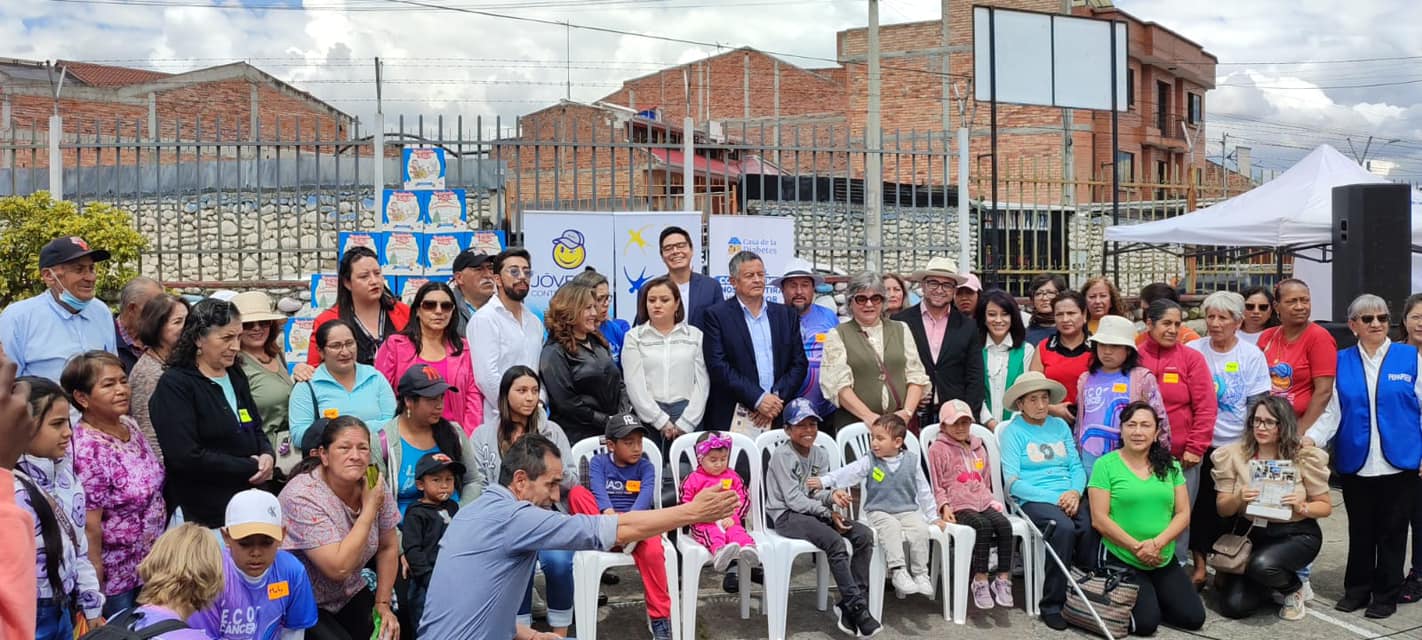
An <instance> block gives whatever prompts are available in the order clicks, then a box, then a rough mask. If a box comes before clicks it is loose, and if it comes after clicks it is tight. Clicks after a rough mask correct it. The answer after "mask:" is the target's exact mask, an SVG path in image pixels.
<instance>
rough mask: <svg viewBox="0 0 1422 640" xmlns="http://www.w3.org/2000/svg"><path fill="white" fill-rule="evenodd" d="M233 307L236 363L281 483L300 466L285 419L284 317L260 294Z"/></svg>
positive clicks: (288, 394) (237, 301) (239, 296)
mask: <svg viewBox="0 0 1422 640" xmlns="http://www.w3.org/2000/svg"><path fill="white" fill-rule="evenodd" d="M232 306H234V307H237V314H238V315H240V316H241V317H242V333H241V334H239V336H238V338H239V340H240V341H241V345H242V350H241V351H238V352H237V363H238V364H240V365H241V366H242V373H245V374H247V381H248V383H249V384H251V385H252V399H253V400H255V401H256V403H257V412H258V413H260V414H261V416H262V433H264V434H266V436H267V440H268V441H270V442H271V443H272V451H274V452H276V466H277V468H278V469H279V470H281V474H279V475H277V476H276V479H277V480H278V482H281V481H284V480H285V478H286V476H287V474H290V473H291V470H292V469H293V468H294V467H296V463H298V462H301V455H300V451H297V450H296V446H297V445H294V444H292V442H291V426H290V425H289V424H288V423H287V419H286V413H287V404H288V401H289V400H290V398H291V386H292V382H291V376H290V375H288V374H287V370H286V358H285V354H284V349H283V348H282V344H281V342H282V332H283V329H284V328H285V325H286V316H285V315H283V314H280V313H277V312H275V311H273V310H272V299H271V297H269V296H268V295H267V294H265V293H262V292H261V291H248V292H246V293H239V294H237V295H236V296H234V297H233V298H232Z"/></svg>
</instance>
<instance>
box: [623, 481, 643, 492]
mask: <svg viewBox="0 0 1422 640" xmlns="http://www.w3.org/2000/svg"><path fill="white" fill-rule="evenodd" d="M641 491H642V481H641V480H628V481H627V492H628V493H641Z"/></svg>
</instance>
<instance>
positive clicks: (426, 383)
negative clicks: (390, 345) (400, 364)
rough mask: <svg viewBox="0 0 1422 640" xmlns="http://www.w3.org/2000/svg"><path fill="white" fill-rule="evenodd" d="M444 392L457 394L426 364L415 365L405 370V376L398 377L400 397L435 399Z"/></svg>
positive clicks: (437, 372) (457, 391) (454, 389)
mask: <svg viewBox="0 0 1422 640" xmlns="http://www.w3.org/2000/svg"><path fill="white" fill-rule="evenodd" d="M446 391H453V392H455V393H459V389H456V388H454V387H452V386H450V385H449V383H448V382H445V381H444V376H441V375H440V374H439V371H436V370H435V368H434V367H431V366H429V365H427V364H421V365H415V366H413V367H410V368H409V369H406V370H405V375H402V376H400V388H399V389H397V392H398V394H399V396H400V397H402V398H408V397H410V396H419V397H421V398H437V397H439V396H442V395H444V392H446Z"/></svg>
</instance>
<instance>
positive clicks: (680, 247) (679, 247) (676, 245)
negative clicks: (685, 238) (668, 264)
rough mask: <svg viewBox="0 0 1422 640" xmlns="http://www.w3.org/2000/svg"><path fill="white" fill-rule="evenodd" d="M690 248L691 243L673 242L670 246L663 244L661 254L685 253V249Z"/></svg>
mask: <svg viewBox="0 0 1422 640" xmlns="http://www.w3.org/2000/svg"><path fill="white" fill-rule="evenodd" d="M690 248H691V243H690V242H673V243H671V244H664V245H662V253H668V252H671V251H686V250H687V249H690Z"/></svg>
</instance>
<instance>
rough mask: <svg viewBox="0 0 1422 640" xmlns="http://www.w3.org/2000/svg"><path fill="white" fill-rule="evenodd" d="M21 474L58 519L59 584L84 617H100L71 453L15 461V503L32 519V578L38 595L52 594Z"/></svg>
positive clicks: (101, 603) (96, 583)
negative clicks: (61, 548) (60, 549)
mask: <svg viewBox="0 0 1422 640" xmlns="http://www.w3.org/2000/svg"><path fill="white" fill-rule="evenodd" d="M22 477H23V478H28V479H29V480H30V481H31V482H33V483H34V485H35V486H36V487H38V488H39V489H40V490H41V491H43V492H45V494H46V497H47V498H48V500H49V502H50V504H51V505H52V509H51V510H52V511H54V517H55V519H56V520H58V521H59V528H60V536H59V537H60V539H61V540H62V542H63V545H64V551H63V554H64V557H62V558H60V561H59V574H60V580H59V582H60V584H61V585H62V586H63V587H64V590H65V591H66V592H67V593H69V594H70V595H72V596H74V597H75V598H76V601H75V602H76V606H77V608H78V609H80V610H82V611H83V612H84V617H86V618H97V617H99V614H100V613H101V612H102V609H103V608H104V595H103V593H102V592H100V590H99V576H98V574H97V573H96V572H95V571H94V565H92V564H90V563H89V555H88V554H89V540H88V538H86V537H84V506H85V502H84V487H83V486H81V485H80V484H79V479H78V478H77V477H75V475H74V458H73V456H72V454H71V455H69V456H66V457H65V458H64V459H62V460H60V461H59V462H55V461H53V460H47V459H44V458H36V457H33V456H28V455H26V456H22V457H21V458H20V462H19V463H18V464H16V465H15V503H16V504H18V505H20V508H22V509H24V510H25V511H28V512H29V513H30V517H31V518H34V519H35V578H36V586H37V587H38V590H39V597H41V598H52V597H54V596H55V593H54V591H53V590H52V589H50V586H49V577H48V574H47V573H46V572H45V550H44V534H43V530H42V528H41V527H42V526H43V525H42V524H41V523H40V519H39V515H38V514H37V513H35V508H34V505H33V504H31V502H30V493H29V491H27V490H26V489H25V485H24V483H23V481H22Z"/></svg>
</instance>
